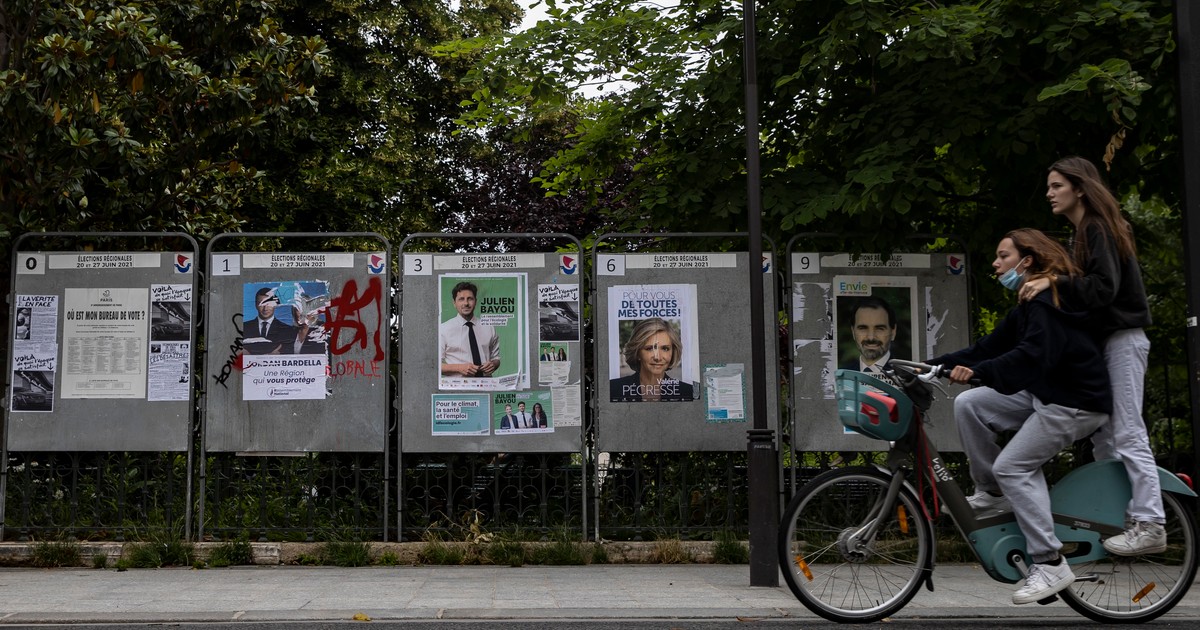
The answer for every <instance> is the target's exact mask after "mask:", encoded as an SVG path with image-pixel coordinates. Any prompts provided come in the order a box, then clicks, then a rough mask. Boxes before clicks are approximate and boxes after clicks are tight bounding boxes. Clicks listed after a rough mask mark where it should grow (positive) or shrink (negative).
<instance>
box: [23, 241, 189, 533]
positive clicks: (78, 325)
mask: <svg viewBox="0 0 1200 630" xmlns="http://www.w3.org/2000/svg"><path fill="white" fill-rule="evenodd" d="M35 243H42V244H45V245H46V246H47V248H37V247H34V246H33V244H35ZM64 244H65V245H66V248H65V249H64V248H63V247H62V246H63V245H64ZM130 244H144V245H145V246H147V247H145V248H138V249H135V248H133V247H128V246H127V245H130ZM98 246H104V247H105V249H104V250H102V251H101V250H97V249H96V248H97V247H98ZM176 246H177V247H176ZM12 252H13V253H12V269H13V274H12V277H11V281H12V282H11V286H12V289H11V292H10V294H9V296H8V300H9V317H10V319H9V321H11V322H13V327H12V329H11V330H9V331H6V332H5V334H6V335H7V337H8V340H9V343H7V344H6V345H7V347H8V353H7V354H8V356H7V359H8V363H7V364H6V368H7V369H6V370H5V390H4V400H3V403H2V404H0V406H2V407H3V408H4V411H5V415H4V421H3V422H2V423H0V540H2V539H3V535H4V508H5V506H4V500H5V496H6V490H7V462H8V453H9V452H10V451H52V452H69V451H90V452H136V451H142V452H160V451H161V452H186V453H187V459H188V482H187V485H188V487H187V490H186V493H187V508H186V516H185V521H186V527H187V528H189V529H190V524H191V516H192V515H191V473H192V470H191V464H192V441H191V435H192V426H193V421H194V420H195V403H194V401H195V382H194V381H195V379H194V378H193V376H194V374H195V356H196V352H195V348H196V344H195V341H196V335H195V325H194V323H195V321H196V319H197V316H198V312H199V309H198V302H199V298H200V293H199V291H198V276H199V274H198V272H197V270H196V261H197V257H198V255H199V246H198V245H197V243H196V241H195V239H193V238H192V237H191V236H190V235H188V234H184V233H178V232H160V233H143V232H40V233H29V234H23V235H21V236H20V237H18V238H17V239H16V241H14V243H13V247H12Z"/></svg>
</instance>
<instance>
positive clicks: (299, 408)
mask: <svg viewBox="0 0 1200 630" xmlns="http://www.w3.org/2000/svg"><path fill="white" fill-rule="evenodd" d="M232 239H241V241H240V243H247V242H249V243H252V242H254V241H256V240H257V241H265V240H276V241H278V240H280V239H282V240H283V241H284V243H285V244H286V243H287V242H289V241H290V242H296V239H308V240H307V241H306V242H305V244H306V245H308V244H311V243H318V244H320V246H318V247H317V249H319V250H321V251H297V250H287V249H277V250H276V251H225V250H223V247H225V245H226V243H228V242H229V241H230V240H232ZM348 239H358V240H360V241H363V242H364V245H366V246H370V247H372V248H373V249H372V251H354V250H347V249H345V248H344V247H343V246H342V243H345V242H346V241H347V240H348ZM375 245H378V248H377V249H374V246H375ZM322 246H323V247H324V248H326V249H322ZM206 259H207V262H208V265H209V267H208V268H209V274H208V282H207V287H206V292H205V294H206V297H207V300H206V308H207V317H206V321H205V337H206V339H207V340H208V344H209V352H208V354H207V356H206V361H205V367H206V370H205V385H206V387H205V391H204V398H203V404H202V417H203V420H204V421H203V437H204V439H203V447H204V450H205V451H206V452H208V451H218V452H235V453H244V454H253V453H262V454H284V453H308V452H339V453H383V452H385V451H386V450H387V434H388V426H389V416H390V414H389V406H390V404H391V396H390V392H389V380H390V378H389V370H388V366H389V365H390V354H391V353H390V350H391V343H390V340H389V332H390V314H391V295H390V290H391V273H390V272H391V247H390V244H389V243H388V241H387V239H386V238H384V237H383V236H381V235H379V234H375V233H370V232H366V233H257V234H250V233H247V234H240V233H230V234H221V235H218V236H216V237H214V238H213V239H212V240H211V241H210V242H209V244H208V248H207V251H206Z"/></svg>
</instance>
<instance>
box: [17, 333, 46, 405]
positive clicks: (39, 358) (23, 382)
mask: <svg viewBox="0 0 1200 630" xmlns="http://www.w3.org/2000/svg"><path fill="white" fill-rule="evenodd" d="M55 350H56V348H55V346H54V345H53V344H30V345H27V346H24V347H22V348H14V349H13V351H14V355H13V379H12V384H13V386H12V400H11V401H10V402H11V405H10V408H11V409H12V410H13V411H30V412H51V411H54V372H55V371H56V369H57V366H56V364H57V352H55Z"/></svg>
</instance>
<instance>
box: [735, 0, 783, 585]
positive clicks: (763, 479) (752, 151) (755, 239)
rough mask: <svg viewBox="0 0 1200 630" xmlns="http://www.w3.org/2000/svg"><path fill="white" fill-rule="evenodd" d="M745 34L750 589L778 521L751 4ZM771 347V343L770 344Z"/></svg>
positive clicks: (763, 566)
mask: <svg viewBox="0 0 1200 630" xmlns="http://www.w3.org/2000/svg"><path fill="white" fill-rule="evenodd" d="M742 18H743V19H742V21H743V26H744V29H745V47H744V49H743V52H742V55H743V58H744V61H745V63H744V70H743V71H744V73H745V96H746V213H747V215H748V219H749V230H748V231H749V233H750V264H749V267H750V357H751V361H752V364H753V365H754V375H755V377H756V378H755V379H754V380H753V383H752V385H753V391H752V394H753V395H752V400H751V405H752V409H753V411H754V428H753V429H751V430H750V431H748V436H747V442H748V444H747V449H748V451H749V452H748V457H747V466H748V467H749V471H748V475H747V476H748V483H749V486H750V492H749V499H750V586H779V567H778V566H777V565H776V563H775V538H776V531H777V529H778V522H779V490H778V488H779V475H778V474H777V470H778V465H779V458H778V456H777V455H776V453H775V432H774V431H773V430H771V429H770V428H769V427H770V424H769V423H768V422H767V378H766V370H770V369H775V366H770V365H767V352H766V343H767V339H766V331H765V330H764V328H765V326H764V325H763V318H764V316H765V313H764V312H763V297H764V296H763V278H762V262H761V261H762V241H763V239H762V191H761V180H762V173H761V171H760V168H759V159H758V158H759V155H758V154H759V146H758V76H757V72H758V67H757V66H758V64H757V63H756V61H755V57H756V55H757V52H756V49H757V43H756V41H755V37H754V35H755V33H754V31H755V26H754V0H742ZM771 341H772V343H774V339H772V340H771Z"/></svg>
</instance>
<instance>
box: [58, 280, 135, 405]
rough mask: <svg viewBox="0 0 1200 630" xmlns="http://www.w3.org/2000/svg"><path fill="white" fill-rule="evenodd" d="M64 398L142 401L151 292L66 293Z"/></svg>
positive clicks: (91, 290)
mask: <svg viewBox="0 0 1200 630" xmlns="http://www.w3.org/2000/svg"><path fill="white" fill-rule="evenodd" d="M63 309H64V315H63V319H64V323H63V342H62V345H63V361H62V362H63V367H62V370H61V373H62V378H61V385H62V393H61V397H62V398H64V399H67V398H140V399H145V398H146V348H147V347H148V346H147V343H148V338H149V332H150V291H149V290H148V289H145V288H138V289H117V288H107V289H104V288H97V289H66V291H65V295H64V296H63Z"/></svg>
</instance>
